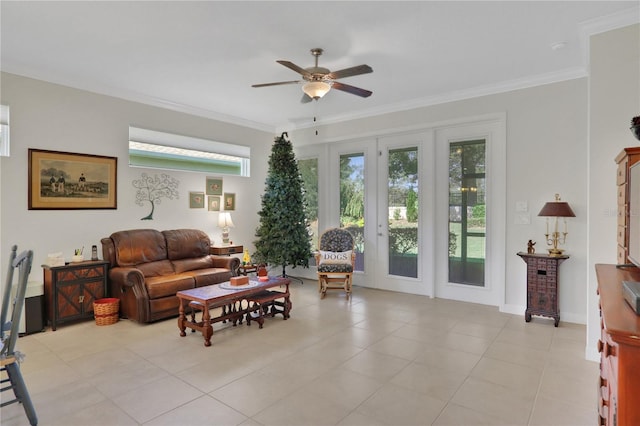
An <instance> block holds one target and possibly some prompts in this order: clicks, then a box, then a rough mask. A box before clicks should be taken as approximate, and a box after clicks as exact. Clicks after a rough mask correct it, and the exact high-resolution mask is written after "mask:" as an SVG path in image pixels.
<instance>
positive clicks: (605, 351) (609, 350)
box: [598, 340, 616, 358]
mask: <svg viewBox="0 0 640 426" xmlns="http://www.w3.org/2000/svg"><path fill="white" fill-rule="evenodd" d="M598 352H600V353H601V354H602V355H603V356H604V357H605V358H606V357H608V356H616V348H615V346H613V345H610V344H609V343H605V342H603V341H602V340H598Z"/></svg>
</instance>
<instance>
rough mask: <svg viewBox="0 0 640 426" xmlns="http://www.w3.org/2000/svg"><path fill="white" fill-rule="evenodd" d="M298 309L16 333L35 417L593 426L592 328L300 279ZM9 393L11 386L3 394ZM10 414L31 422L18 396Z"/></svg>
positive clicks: (51, 420) (48, 420)
mask: <svg viewBox="0 0 640 426" xmlns="http://www.w3.org/2000/svg"><path fill="white" fill-rule="evenodd" d="M291 288H292V302H293V310H292V312H291V318H290V319H289V320H287V321H283V320H282V317H281V316H277V317H276V318H270V319H268V320H267V321H266V322H265V325H264V328H263V329H262V330H260V329H258V327H257V324H255V323H253V324H252V325H251V326H250V327H247V326H246V325H242V326H238V327H232V326H230V325H226V324H220V323H218V324H216V325H215V327H214V336H213V340H212V342H213V345H212V346H211V347H208V348H207V347H204V345H203V339H202V337H201V335H200V334H199V333H196V334H191V333H188V334H187V336H186V337H180V336H179V332H178V328H177V325H176V320H175V319H170V320H166V321H161V322H159V323H155V324H151V325H139V324H136V323H134V322H132V321H128V320H122V321H120V322H118V323H116V324H114V325H110V326H103V327H98V326H96V325H95V323H94V322H93V321H86V322H82V323H79V324H73V325H63V326H60V327H59V328H58V330H57V331H55V332H52V331H50V330H48V331H46V332H44V333H38V334H33V335H30V336H25V337H23V338H20V340H19V342H18V347H19V349H20V350H21V351H22V352H23V353H25V354H26V359H25V361H24V362H23V364H22V371H23V374H24V377H25V380H26V382H27V386H28V388H29V391H30V393H31V396H32V399H33V402H34V404H35V407H36V410H37V413H38V418H39V420H40V422H39V424H40V425H41V426H48V425H64V426H69V425H83V426H88V425H105V426H112V425H149V426H151V425H153V426H155V425H593V424H595V423H596V420H597V414H596V406H597V400H596V380H597V377H598V365H597V364H596V363H594V362H590V361H586V360H585V359H584V349H585V327H584V326H580V325H575V324H568V323H560V327H558V328H555V327H553V324H552V320H547V319H544V318H534V320H533V321H532V322H531V323H528V324H527V323H525V321H524V319H523V317H522V316H514V315H509V314H503V313H500V312H498V311H497V309H496V308H493V307H487V306H482V305H475V304H470V303H461V302H454V301H448V300H441V299H430V298H427V297H421V296H415V295H407V294H399V293H392V292H385V291H377V290H370V289H365V288H357V287H356V288H355V289H354V296H353V298H352V300H351V301H350V302H348V301H346V300H345V298H344V296H343V295H342V293H341V292H337V291H334V292H331V293H329V294H328V296H327V297H326V299H324V300H320V298H319V297H318V293H317V287H316V282H314V281H306V282H305V284H304V285H300V284H296V283H294V284H292V286H291ZM4 399H6V396H3V400H4ZM0 417H1V423H2V425H3V426H13V425H26V424H28V422H27V419H26V416H25V414H24V411H23V410H22V407H21V406H19V405H17V404H12V405H10V406H6V407H4V408H2V410H1V411H0Z"/></svg>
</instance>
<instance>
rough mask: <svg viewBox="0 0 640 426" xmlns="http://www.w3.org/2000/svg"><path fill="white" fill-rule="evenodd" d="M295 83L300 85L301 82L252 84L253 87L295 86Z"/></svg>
mask: <svg viewBox="0 0 640 426" xmlns="http://www.w3.org/2000/svg"><path fill="white" fill-rule="evenodd" d="M295 83H300V80H291V81H278V82H276V83H262V84H252V85H251V87H267V86H281V85H283V84H295Z"/></svg>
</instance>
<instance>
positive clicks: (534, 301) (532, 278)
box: [518, 252, 569, 327]
mask: <svg viewBox="0 0 640 426" xmlns="http://www.w3.org/2000/svg"><path fill="white" fill-rule="evenodd" d="M518 256H520V257H521V258H522V260H524V261H525V262H526V263H527V310H526V311H525V314H524V320H525V321H526V322H529V321H531V315H539V316H544V317H551V318H553V319H554V325H555V326H556V327H557V326H558V323H559V322H560V307H559V306H558V295H559V293H558V267H559V265H560V264H561V263H562V262H564V261H565V260H567V259H568V258H569V256H566V255H562V256H549V255H548V254H535V253H534V254H529V253H524V252H520V253H518Z"/></svg>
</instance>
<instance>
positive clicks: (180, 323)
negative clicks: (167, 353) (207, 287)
mask: <svg viewBox="0 0 640 426" xmlns="http://www.w3.org/2000/svg"><path fill="white" fill-rule="evenodd" d="M183 302H184V300H183V299H180V307H179V308H178V313H179V314H180V315H178V328H179V329H180V336H182V337H184V336H186V335H187V333H185V332H184V331H185V330H186V328H187V327H185V325H184V322H185V317H184V304H183Z"/></svg>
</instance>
